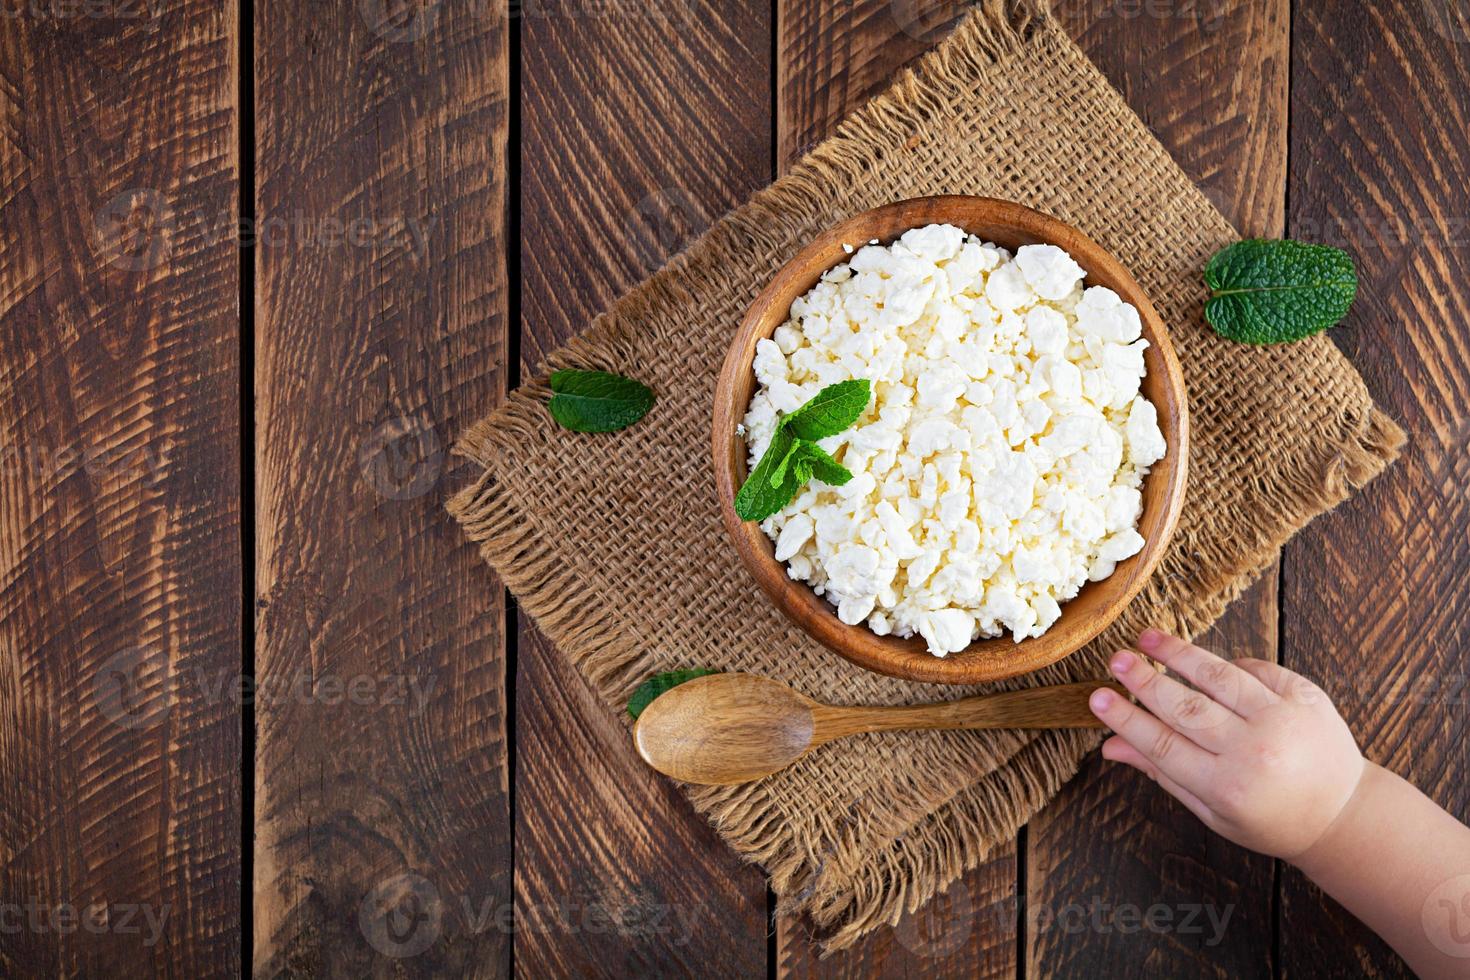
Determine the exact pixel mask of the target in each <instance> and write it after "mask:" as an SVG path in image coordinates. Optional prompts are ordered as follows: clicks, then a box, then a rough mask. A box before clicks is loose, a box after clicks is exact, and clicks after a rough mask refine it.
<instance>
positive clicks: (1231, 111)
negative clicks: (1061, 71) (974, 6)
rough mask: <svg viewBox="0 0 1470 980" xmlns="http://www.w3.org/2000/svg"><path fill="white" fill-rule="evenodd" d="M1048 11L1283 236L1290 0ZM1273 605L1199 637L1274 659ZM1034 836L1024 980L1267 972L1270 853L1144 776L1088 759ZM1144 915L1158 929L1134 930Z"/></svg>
mask: <svg viewBox="0 0 1470 980" xmlns="http://www.w3.org/2000/svg"><path fill="white" fill-rule="evenodd" d="M1056 12H1057V16H1058V17H1059V18H1060V19H1061V20H1062V22H1063V23H1064V24H1066V25H1067V27H1068V29H1069V30H1070V31H1071V33H1072V34H1073V36H1074V37H1076V38H1077V40H1078V42H1079V43H1080V44H1081V45H1082V47H1083V49H1084V50H1085V51H1086V52H1087V53H1088V55H1089V56H1090V57H1091V58H1092V59H1093V60H1094V61H1095V62H1096V63H1097V64H1098V66H1099V67H1100V68H1101V69H1102V70H1103V72H1104V73H1105V74H1106V75H1107V76H1108V78H1109V80H1110V81H1111V82H1112V83H1113V84H1114V85H1115V86H1116V87H1117V88H1118V89H1119V91H1121V92H1122V93H1123V94H1124V96H1125V97H1126V98H1127V100H1128V102H1129V104H1130V105H1131V106H1132V107H1133V108H1134V109H1135V110H1136V111H1137V112H1138V113H1139V114H1140V115H1141V116H1142V117H1143V119H1144V121H1145V122H1146V123H1148V125H1149V126H1150V128H1151V129H1153V131H1154V132H1155V133H1156V134H1157V135H1158V137H1159V138H1160V140H1162V141H1163V143H1164V145H1165V146H1166V147H1168V148H1169V150H1170V152H1171V153H1173V154H1174V157H1175V159H1177V160H1178V161H1179V162H1180V164H1181V165H1182V166H1183V167H1184V168H1185V170H1186V171H1188V172H1189V174H1190V176H1191V177H1192V178H1193V179H1194V180H1195V181H1196V182H1197V183H1198V184H1199V186H1200V187H1201V188H1202V189H1203V190H1204V192H1205V194H1206V195H1207V196H1208V197H1209V198H1210V199H1211V200H1212V201H1213V202H1214V203H1215V205H1216V207H1218V208H1220V209H1221V210H1222V211H1223V213H1224V214H1225V215H1226V217H1228V218H1230V220H1231V221H1232V222H1234V223H1235V225H1236V227H1237V228H1239V229H1240V230H1241V232H1242V233H1243V234H1248V235H1249V234H1255V235H1265V236H1278V235H1280V234H1281V231H1282V227H1283V223H1284V213H1285V186H1286V185H1285V175H1286V116H1287V67H1288V65H1287V58H1288V56H1289V54H1288V43H1289V34H1290V20H1289V9H1288V6H1287V0H1269V2H1261V0H1221V2H1217V3H1212V4H1173V5H1170V4H1159V5H1145V4H1111V5H1107V6H1105V7H1102V8H1101V9H1099V8H1098V7H1097V6H1096V5H1094V4H1090V3H1086V2H1084V0H1063V2H1060V3H1058V4H1057V6H1056ZM1276 598H1277V574H1276V570H1275V569H1274V568H1273V569H1272V570H1271V571H1270V572H1269V573H1268V574H1267V575H1265V576H1264V577H1263V578H1262V579H1261V581H1259V582H1258V583H1257V584H1256V585H1255V586H1254V587H1253V588H1252V589H1250V590H1249V591H1248V592H1247V593H1246V594H1245V595H1244V596H1242V597H1241V598H1240V599H1239V600H1237V602H1236V603H1235V604H1234V605H1233V606H1232V607H1231V610H1230V612H1228V613H1227V614H1226V616H1225V617H1224V618H1223V619H1222V620H1221V622H1220V623H1219V624H1217V626H1216V627H1215V628H1214V629H1213V630H1211V631H1209V632H1208V633H1207V634H1206V635H1205V636H1204V637H1202V638H1201V641H1200V642H1202V643H1204V644H1206V645H1207V646H1210V647H1212V648H1214V649H1217V650H1221V651H1222V652H1226V653H1229V654H1230V655H1233V656H1245V655H1250V656H1264V657H1274V656H1275V654H1276V645H1277V643H1276V637H1277V619H1278V615H1277V603H1276ZM1027 841H1028V853H1027V855H1026V859H1027V871H1026V882H1027V886H1028V887H1027V892H1028V894H1027V901H1026V910H1025V912H1026V919H1027V921H1026V926H1025V928H1026V943H1027V954H1026V957H1027V961H1026V973H1027V975H1028V976H1132V975H1139V976H1141V975H1144V974H1145V973H1148V974H1156V975H1162V976H1186V975H1188V976H1198V975H1212V976H1232V977H1245V976H1262V975H1266V974H1269V973H1270V972H1271V970H1272V962H1271V948H1272V928H1273V923H1272V888H1273V883H1272V862H1271V861H1270V860H1268V859H1266V858H1262V857H1260V856H1258V855H1253V854H1249V853H1248V852H1246V851H1244V850H1242V849H1240V848H1237V847H1235V846H1233V845H1231V844H1229V843H1226V842H1225V841H1223V840H1221V839H1220V838H1218V837H1215V836H1214V835H1213V834H1211V833H1210V832H1209V831H1208V830H1206V829H1205V828H1204V827H1203V826H1202V825H1200V824H1199V823H1198V822H1197V821H1196V820H1195V819H1194V818H1193V817H1192V816H1191V815H1190V814H1189V813H1188V812H1187V811H1186V810H1184V809H1183V808H1182V807H1180V806H1178V805H1177V804H1175V803H1174V802H1173V801H1172V800H1170V799H1169V798H1168V797H1167V796H1165V794H1163V793H1162V792H1161V791H1159V790H1158V788H1157V787H1156V786H1154V785H1153V784H1152V783H1150V782H1149V781H1148V780H1147V779H1145V778H1143V777H1142V776H1140V775H1138V774H1137V773H1135V772H1133V771H1131V770H1125V769H1124V768H1123V767H1121V766H1116V765H1110V764H1108V763H1104V762H1102V761H1101V760H1100V759H1099V758H1098V757H1096V756H1093V757H1092V758H1090V759H1089V760H1088V761H1087V762H1086V763H1085V764H1084V766H1083V770H1082V772H1081V773H1080V774H1079V776H1078V777H1077V778H1076V779H1074V780H1073V781H1072V782H1071V783H1070V784H1069V785H1068V786H1067V787H1066V788H1065V789H1064V790H1063V792H1062V793H1061V795H1060V796H1059V797H1058V798H1057V800H1056V801H1055V802H1053V804H1052V805H1051V806H1049V807H1048V808H1047V809H1046V810H1044V811H1043V812H1042V813H1041V814H1040V815H1038V817H1037V818H1036V819H1035V820H1033V821H1032V822H1031V825H1030V827H1029V833H1028V837H1027ZM1151 910H1154V911H1152V912H1151ZM1149 914H1152V915H1153V916H1155V918H1154V919H1153V920H1152V922H1153V928H1149V927H1147V926H1146V925H1141V920H1142V917H1143V916H1147V915H1149ZM1165 916H1167V917H1168V919H1167V921H1166V920H1165ZM1211 916H1213V919H1212V918H1211ZM1227 916H1228V918H1227Z"/></svg>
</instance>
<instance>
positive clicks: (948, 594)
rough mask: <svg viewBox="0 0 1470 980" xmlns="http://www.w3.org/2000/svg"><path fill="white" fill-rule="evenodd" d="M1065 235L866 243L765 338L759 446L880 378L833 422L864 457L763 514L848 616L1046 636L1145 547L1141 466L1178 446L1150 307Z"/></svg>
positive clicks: (902, 629)
mask: <svg viewBox="0 0 1470 980" xmlns="http://www.w3.org/2000/svg"><path fill="white" fill-rule="evenodd" d="M1083 276H1084V273H1083V270H1082V269H1081V268H1080V267H1079V266H1078V265H1077V263H1076V262H1074V261H1073V260H1072V257H1071V256H1070V255H1068V254H1067V253H1066V252H1065V251H1063V250H1062V249H1060V248H1057V247H1055V246H1052V245H1026V246H1023V247H1021V248H1020V249H1018V250H1017V252H1016V254H1015V255H1012V254H1010V253H1009V252H1008V251H1006V250H1005V249H1003V248H1000V247H997V246H995V245H993V244H990V243H985V242H981V241H980V240H979V239H977V238H975V237H974V236H967V235H966V234H965V233H964V232H962V231H961V230H960V229H958V228H955V227H953V226H951V225H929V226H928V227H925V228H916V229H913V230H911V231H909V232H906V233H905V234H904V235H903V237H902V238H900V239H899V240H898V241H897V242H895V243H893V244H892V245H889V246H879V245H876V244H869V245H866V246H864V247H862V248H858V249H857V250H856V251H855V252H854V253H853V254H852V257H851V258H850V259H849V260H848V261H846V262H844V263H842V264H841V265H838V266H836V267H835V268H833V269H831V270H829V271H828V272H827V273H826V274H825V275H823V276H822V279H821V281H820V282H819V283H818V284H817V285H816V286H815V287H813V288H812V289H811V291H809V292H808V293H807V294H806V295H804V296H802V297H801V298H799V299H797V300H796V301H795V302H794V303H793V304H792V305H791V317H790V319H789V320H788V321H787V322H786V323H785V324H783V325H782V326H780V327H778V328H777V329H776V331H775V334H774V336H773V337H772V338H771V339H769V340H762V341H761V342H760V343H759V344H757V346H756V353H755V364H754V367H755V373H756V379H757V382H758V390H757V392H756V394H755V396H754V397H753V398H752V399H751V403H750V408H749V411H748V412H747V414H746V416H745V419H744V423H743V430H744V433H745V435H746V438H747V445H748V447H749V449H750V460H751V465H752V466H754V465H755V462H756V461H757V460H758V459H759V458H760V456H761V454H762V453H764V452H765V450H766V447H767V445H768V444H769V443H770V440H771V436H772V433H773V432H774V430H775V426H776V423H777V420H778V418H779V416H780V414H782V413H785V412H790V411H792V410H794V409H796V408H797V407H799V406H800V405H802V404H803V403H804V402H806V401H807V400H808V399H810V398H811V397H812V396H813V395H815V394H816V393H817V392H818V391H820V390H821V389H822V388H823V387H825V386H827V385H829V384H834V383H836V382H838V381H845V380H848V379H852V378H867V379H869V380H870V381H871V382H872V383H873V391H874V397H873V400H872V402H871V403H870V404H869V406H868V409H867V411H866V412H865V413H864V415H863V417H862V418H861V419H860V420H859V421H858V422H857V424H856V425H854V426H853V427H851V428H850V429H848V430H847V431H846V432H842V433H840V434H838V435H836V436H833V437H831V438H828V439H824V440H822V442H821V446H822V448H823V449H825V450H827V452H829V453H831V454H832V455H833V456H834V457H836V458H837V459H838V460H839V461H841V462H842V464H843V465H844V466H846V467H847V468H848V469H849V470H851V471H852V472H853V474H854V477H853V479H852V480H851V481H850V482H848V483H847V484H846V485H845V486H841V487H833V486H829V485H827V484H824V483H819V482H816V481H813V482H811V483H809V484H808V485H807V486H806V487H805V488H804V489H803V490H802V491H801V493H799V494H798V495H797V497H796V498H795V499H794V500H793V501H792V502H791V503H790V504H788V505H787V506H786V507H785V508H784V509H783V510H781V511H780V512H778V513H776V514H774V515H772V516H771V517H770V518H768V519H766V520H765V521H763V522H762V524H761V528H762V529H763V530H764V531H765V533H766V534H768V535H769V536H770V537H771V539H772V540H773V541H775V544H776V558H777V560H779V561H782V562H785V563H786V566H787V571H788V574H790V576H791V577H792V578H793V579H799V580H803V581H806V582H808V583H810V584H811V586H812V588H813V589H814V590H815V591H816V592H817V593H818V594H819V595H824V596H826V598H827V599H828V600H829V601H830V602H831V603H832V604H833V605H835V606H836V607H837V615H838V616H839V617H840V618H841V619H842V621H843V622H844V623H848V624H851V625H856V624H858V623H862V622H866V623H867V625H868V627H869V628H870V629H872V630H873V632H875V633H877V634H879V635H887V634H890V633H892V634H896V635H898V636H912V635H913V634H915V633H918V634H919V635H921V636H923V638H924V639H925V640H926V641H927V642H928V647H929V652H930V653H932V654H934V655H935V656H940V657H942V656H945V655H946V654H949V653H953V652H955V651H958V650H962V649H964V648H965V647H966V646H968V645H969V644H970V642H971V641H972V640H974V639H975V638H977V637H992V636H999V635H1001V634H1002V633H1004V632H1007V631H1008V632H1010V633H1011V635H1012V636H1013V637H1014V638H1015V640H1016V641H1017V642H1019V641H1021V640H1022V639H1025V638H1027V637H1033V636H1040V635H1041V634H1042V633H1044V632H1046V630H1047V629H1048V628H1050V627H1051V625H1052V624H1053V623H1055V622H1056V620H1057V618H1058V617H1059V616H1060V615H1061V604H1062V603H1064V602H1066V601H1067V600H1068V599H1070V598H1072V597H1073V596H1075V595H1076V594H1077V592H1078V591H1079V590H1080V589H1081V587H1082V585H1083V584H1084V583H1085V582H1087V581H1088V580H1092V581H1097V580H1100V579H1104V578H1106V577H1107V576H1109V575H1110V574H1112V572H1113V568H1114V566H1115V565H1116V564H1117V563H1118V562H1120V561H1123V560H1124V559H1126V558H1128V557H1130V556H1132V555H1134V554H1136V553H1137V552H1138V550H1139V549H1140V548H1142V547H1143V538H1142V537H1141V536H1140V535H1139V533H1138V531H1137V523H1138V518H1139V514H1140V512H1141V508H1142V499H1141V496H1140V492H1139V491H1140V487H1141V485H1142V482H1143V477H1144V476H1145V475H1146V474H1147V472H1148V468H1149V466H1150V465H1152V464H1153V463H1155V462H1157V461H1158V460H1159V459H1161V458H1163V456H1164V453H1165V450H1166V447H1165V443H1164V437H1163V434H1162V433H1161V432H1160V431H1159V424H1158V417H1157V414H1156V413H1155V410H1154V406H1153V405H1152V404H1151V403H1150V402H1149V401H1148V400H1147V399H1145V398H1144V397H1143V396H1142V395H1140V394H1139V381H1140V379H1142V377H1143V375H1144V361H1143V352H1144V349H1145V348H1146V347H1147V346H1148V342H1147V341H1146V340H1143V339H1141V337H1140V333H1141V324H1140V322H1139V317H1138V311H1137V310H1135V309H1134V308H1133V307H1132V306H1130V305H1129V304H1127V303H1124V302H1123V301H1122V300H1121V299H1119V297H1118V295H1117V294H1116V293H1114V292H1113V291H1112V290H1109V289H1106V288H1104V287H1102V286H1093V287H1090V288H1088V289H1086V290H1084V289H1083V288H1082V279H1083Z"/></svg>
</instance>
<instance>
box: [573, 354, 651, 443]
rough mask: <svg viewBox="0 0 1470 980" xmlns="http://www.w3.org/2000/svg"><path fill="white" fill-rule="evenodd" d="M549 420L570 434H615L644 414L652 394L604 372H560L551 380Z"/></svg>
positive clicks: (631, 382)
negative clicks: (553, 420) (551, 419)
mask: <svg viewBox="0 0 1470 980" xmlns="http://www.w3.org/2000/svg"><path fill="white" fill-rule="evenodd" d="M551 391H552V395H551V401H550V402H548V403H547V405H546V407H547V409H548V410H549V411H550V412H551V417H552V418H554V419H556V421H557V424H558V425H560V426H561V427H562V428H564V429H571V430H572V431H573V432H615V431H617V430H618V429H626V428H627V427H628V426H630V425H632V424H633V423H634V422H637V421H638V420H639V419H641V418H643V416H645V415H647V414H648V410H649V409H650V408H652V407H653V392H652V391H650V390H649V389H648V386H647V385H644V384H640V383H639V382H637V381H634V380H633V379H632V378H625V377H623V376H622V375H620V374H609V373H608V372H606V371H574V370H570V369H567V370H561V371H557V372H556V373H554V374H553V375H552V376H551Z"/></svg>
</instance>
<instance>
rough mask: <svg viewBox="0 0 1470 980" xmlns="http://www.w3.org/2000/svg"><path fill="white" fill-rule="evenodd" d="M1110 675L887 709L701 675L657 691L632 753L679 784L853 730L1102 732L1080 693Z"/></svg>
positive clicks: (742, 772) (806, 748)
mask: <svg viewBox="0 0 1470 980" xmlns="http://www.w3.org/2000/svg"><path fill="white" fill-rule="evenodd" d="M1099 687H1110V688H1112V689H1113V690H1115V691H1118V692H1120V693H1121V694H1123V696H1124V697H1127V696H1128V692H1127V691H1125V690H1124V689H1123V688H1122V687H1121V686H1119V685H1117V684H1114V683H1112V682H1110V681H1084V682H1082V683H1080V684H1062V685H1058V686H1056V687H1033V688H1027V689H1025V690H1020V691H1007V692H1004V693H1002V694H985V695H981V696H979V697H973V698H964V699H962V700H959V701H947V702H943V703H940V704H914V705H904V706H901V707H892V708H836V707H832V706H831V705H826V704H819V703H817V702H816V701H813V700H812V699H811V698H809V697H806V696H805V695H803V694H798V693H797V692H796V691H793V690H792V689H791V688H789V687H787V686H786V685H785V684H782V683H781V682H780V681H773V680H771V679H770V678H768V677H757V676H756V675H755V674H709V675H707V676H705V677H698V678H695V679H694V680H692V681H686V682H685V683H683V684H680V685H679V686H678V687H675V688H673V689H672V690H669V691H665V692H664V693H663V694H661V695H659V696H658V697H657V698H655V699H654V701H653V702H652V703H651V704H649V706H648V707H646V708H644V709H643V713H642V714H641V715H639V716H638V724H637V725H635V726H634V728H633V741H634V743H635V744H637V746H638V754H639V755H641V756H643V759H644V761H645V762H647V763H648V764H649V765H650V766H653V768H655V769H657V770H658V771H659V772H661V773H664V774H665V775H668V776H673V777H674V778H675V779H681V780H683V781H684V782H687V783H706V784H709V785H716V786H725V785H729V784H731V783H744V782H749V781H750V780H753V779H760V778H761V777H763V776H769V775H770V774H771V773H773V772H777V771H778V770H781V769H785V768H786V767H787V766H789V765H791V764H792V763H793V762H795V761H796V760H797V759H800V758H801V757H802V756H804V755H806V754H807V753H808V752H810V751H811V750H812V749H813V748H815V747H816V746H818V745H822V744H824V743H826V742H830V741H832V740H833V739H834V738H842V737H843V736H844V735H855V734H857V733H859V732H886V731H894V730H901V729H916V728H917V729H934V728H1102V727H1103V724H1102V722H1100V721H1098V720H1097V718H1096V716H1094V715H1093V713H1092V711H1091V709H1089V708H1088V707H1087V698H1088V696H1089V695H1091V694H1092V692H1093V691H1095V690H1097V689H1098V688H1099Z"/></svg>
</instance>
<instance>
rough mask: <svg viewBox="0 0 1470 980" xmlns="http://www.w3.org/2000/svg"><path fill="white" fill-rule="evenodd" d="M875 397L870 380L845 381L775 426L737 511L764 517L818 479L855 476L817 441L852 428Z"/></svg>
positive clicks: (840, 479)
mask: <svg viewBox="0 0 1470 980" xmlns="http://www.w3.org/2000/svg"><path fill="white" fill-rule="evenodd" d="M871 399H872V385H871V384H870V383H869V382H868V381H867V380H866V379H860V380H857V381H841V382H838V383H837V384H834V385H828V386H827V387H825V388H823V389H822V390H821V391H819V392H817V394H816V395H814V396H813V397H812V399H811V401H809V402H807V403H806V404H805V405H803V406H801V407H800V408H798V409H797V410H796V411H794V412H792V413H790V414H789V415H786V416H783V417H782V419H781V421H780V422H778V423H777V424H776V431H775V433H774V434H773V435H772V436H771V444H770V445H769V446H767V447H766V451H765V452H764V453H763V454H762V455H761V458H760V459H759V460H758V461H757V462H756V464H755V469H753V470H751V471H750V475H749V476H747V477H746V478H745V483H743V484H742V485H741V487H740V491H739V493H737V494H735V513H736V514H738V515H739V516H740V519H741V520H745V521H763V520H765V519H766V518H767V517H770V516H771V515H772V514H774V513H776V512H777V511H778V510H780V509H781V508H782V507H785V506H786V505H787V504H789V503H790V502H791V501H792V499H794V498H795V497H796V494H797V493H798V492H799V491H800V490H801V488H802V487H803V486H805V485H806V484H807V482H808V481H810V480H812V479H813V478H815V479H818V480H820V481H822V482H823V483H828V484H831V485H833V486H841V485H842V484H844V483H846V482H847V481H848V480H851V479H852V472H851V471H850V470H848V469H847V467H845V466H843V465H842V464H841V463H839V462H837V460H835V459H833V458H832V457H831V455H830V454H828V453H827V452H826V451H825V450H823V449H822V447H821V446H818V445H817V440H818V439H826V438H827V437H828V436H835V435H836V434H837V433H839V432H842V431H844V430H845V429H847V428H849V427H850V426H851V425H852V424H853V423H854V422H856V421H857V420H858V419H859V418H861V417H862V414H863V412H864V411H865V410H866V409H867V407H868V402H869V401H870V400H871Z"/></svg>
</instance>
